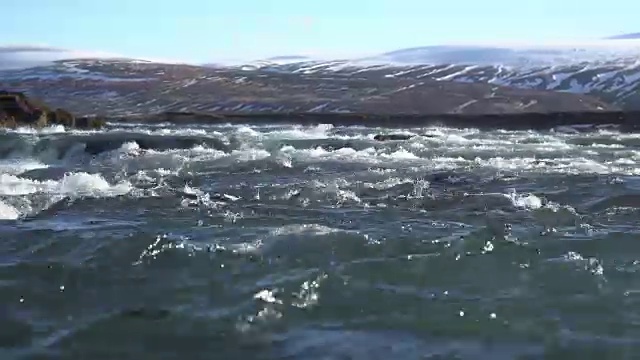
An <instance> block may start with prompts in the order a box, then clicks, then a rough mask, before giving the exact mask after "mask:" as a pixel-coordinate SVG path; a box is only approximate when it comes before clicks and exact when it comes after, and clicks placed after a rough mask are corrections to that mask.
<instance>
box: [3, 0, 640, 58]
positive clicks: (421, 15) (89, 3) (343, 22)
mask: <svg viewBox="0 0 640 360" xmlns="http://www.w3.org/2000/svg"><path fill="white" fill-rule="evenodd" d="M2 2H3V4H2V12H3V13H5V14H7V15H8V16H3V19H2V30H1V31H0V45H6V44H38V45H49V46H56V47H63V48H69V49H78V50H94V51H107V52H112V53H117V54H122V55H126V56H139V57H152V58H174V59H182V60H185V61H198V62H201V61H215V60H217V59H231V58H238V59H252V58H262V57H268V56H274V55H295V54H313V55H317V54H326V55H327V56H352V55H356V56H357V55H366V54H372V53H379V52H383V51H389V50H394V49H399V48H405V47H414V46H423V45H440V44H446V43H450V42H477V41H493V40H508V41H513V40H522V41H537V42H540V41H547V40H556V39H589V38H599V37H603V36H608V35H614V34H619V33H627V32H640V23H639V22H638V14H640V1H637V0H606V1H605V0H600V1H596V0H537V1H535V0H529V1H515V0H484V1H480V0H322V1H320V0H318V1H309V0H307V1H304V0H244V1H242V0H234V1H228V0H103V1H94V0H20V1H10V0H3V1H2Z"/></svg>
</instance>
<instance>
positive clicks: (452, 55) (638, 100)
mask: <svg viewBox="0 0 640 360" xmlns="http://www.w3.org/2000/svg"><path fill="white" fill-rule="evenodd" d="M627 37H631V35H627ZM254 66H255V64H254ZM256 68H260V69H261V70H266V71H276V72H290V73H298V74H307V75H308V74H325V75H326V74H339V75H343V76H357V77H362V78H366V77H369V76H385V77H388V78H402V79H413V80H414V81H416V82H420V81H425V80H437V81H456V82H465V83H470V82H477V83H487V84H495V85H504V86H510V87H516V88H524V89H537V90H554V91H562V92H572V93H584V94H591V95H595V96H598V97H600V98H602V99H604V100H606V101H608V102H612V103H614V104H616V105H620V106H622V107H625V108H632V109H640V39H630V38H624V39H604V40H597V41H591V42H587V43H573V44H572V43H569V44H567V43H564V44H563V43H558V44H546V45H535V44H531V45H526V44H501V45H447V46H427V47H420V48H411V49H402V50H397V51H392V52H388V53H385V54H381V55H379V56H372V57H367V58H360V59H347V60H335V61H299V62H292V63H288V64H278V63H270V62H264V63H262V64H261V66H257V67H256Z"/></svg>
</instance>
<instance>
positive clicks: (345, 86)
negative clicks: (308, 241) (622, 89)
mask: <svg viewBox="0 0 640 360" xmlns="http://www.w3.org/2000/svg"><path fill="white" fill-rule="evenodd" d="M282 66H285V65H282ZM294 66H295V65H294ZM0 89H4V90H9V91H20V92H25V93H26V94H28V95H29V96H33V97H35V98H38V99H41V100H44V101H45V102H47V103H49V104H52V106H59V107H63V108H65V109H68V110H70V111H72V112H74V113H77V114H82V115H89V114H108V115H109V116H114V117H119V116H128V115H132V114H149V113H158V112H167V111H171V112H176V111H177V112H232V113H235V112H245V113H246V112H253V113H255V112H323V113H344V112H351V113H375V114H397V113H410V114H442V113H456V114H461V113H464V114H497V113H517V112H531V111H533V112H554V111H599V110H615V109H616V108H617V107H614V106H610V105H609V104H606V103H604V102H602V101H601V100H598V99H596V98H593V97H588V96H582V95H575V94H557V93H555V92H550V91H533V90H522V89H514V88H509V87H501V86H495V85H489V84H463V83H456V82H437V81H428V80H425V81H415V79H414V78H408V79H403V78H402V77H400V76H397V77H389V76H385V75H384V74H382V75H375V74H374V73H370V74H369V75H368V76H367V77H365V78H362V77H357V76H350V75H349V76H343V75H342V74H340V73H338V72H332V74H331V75H328V76H327V75H323V74H320V73H318V74H305V73H301V72H297V73H292V72H291V71H288V70H286V71H285V70H283V71H282V72H278V71H273V70H272V69H271V68H270V69H269V70H255V68H251V69H249V68H246V67H242V66H240V67H207V66H195V65H186V64H166V63H156V62H145V61H134V60H130V59H75V60H61V61H56V62H54V63H52V64H50V65H46V66H38V67H33V68H28V69H17V70H4V71H0Z"/></svg>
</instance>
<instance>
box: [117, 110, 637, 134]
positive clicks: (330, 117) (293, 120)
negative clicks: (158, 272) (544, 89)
mask: <svg viewBox="0 0 640 360" xmlns="http://www.w3.org/2000/svg"><path fill="white" fill-rule="evenodd" d="M110 120H111V121H114V122H142V123H172V124H197V123H207V124H223V123H234V124H265V123H274V124H299V125H317V124H331V125H334V126H366V127H390V128H403V127H424V126H448V127H472V128H479V129H505V130H528V129H531V130H546V129H550V128H554V127H558V126H585V127H589V126H593V127H596V126H605V125H617V126H619V127H620V130H622V131H637V130H639V129H640V111H579V112H548V113H536V112H530V113H504V114H481V115H478V114H362V113H310V112H263V113H197V112H166V113H161V114H153V115H144V116H132V117H120V118H112V119H110Z"/></svg>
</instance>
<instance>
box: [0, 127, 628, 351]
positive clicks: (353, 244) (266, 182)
mask: <svg viewBox="0 0 640 360" xmlns="http://www.w3.org/2000/svg"><path fill="white" fill-rule="evenodd" d="M398 132H402V133H407V134H414V135H428V136H416V137H414V138H411V139H410V140H406V141H388V142H379V141H375V140H374V136H375V135H376V134H390V133H398ZM638 174H640V134H629V133H621V132H618V131H616V129H615V128H608V129H600V130H598V131H589V132H585V131H583V130H581V129H580V128H557V129H550V130H549V131H545V132H535V131H501V130H494V131H479V130H476V129H452V128H445V127H428V128H407V129H404V130H402V131H398V130H397V129H395V130H392V129H385V128H373V127H339V126H336V127H334V126H329V125H318V126H313V127H302V126H291V125H261V126H257V125H251V126H249V125H238V124H225V125H206V124H201V125H189V126H186V125H181V126H175V125H172V124H157V125H145V124H123V123H118V124H109V126H107V128H106V129H104V130H99V131H72V130H65V129H64V128H63V127H52V128H45V129H41V130H33V129H17V130H1V131H0V234H2V235H1V237H2V241H0V324H2V325H1V326H0V356H1V357H2V358H3V359H4V358H7V359H10V358H16V359H17V358H21V359H22V358H28V359H35V358H91V359H93V358H119V359H129V358H131V359H160V358H162V359H169V358H190V359H211V358H224V359H436V358H438V359H443V358H452V359H453V358H455V359H543V358H558V359H560V358H562V359H588V358H599V359H601V358H615V359H632V358H633V356H634V354H636V353H637V351H638V350H640V340H638V339H640V327H638V324H640V307H639V306H638V305H640V280H639V279H640V278H638V276H637V272H638V271H639V270H640V246H639V245H638V244H640V242H639V241H638V240H640V239H639V236H640V225H639V224H638V221H637V219H638V216H639V215H640V181H638ZM636 251H638V253H636Z"/></svg>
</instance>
